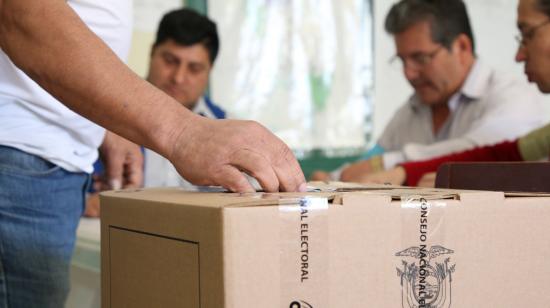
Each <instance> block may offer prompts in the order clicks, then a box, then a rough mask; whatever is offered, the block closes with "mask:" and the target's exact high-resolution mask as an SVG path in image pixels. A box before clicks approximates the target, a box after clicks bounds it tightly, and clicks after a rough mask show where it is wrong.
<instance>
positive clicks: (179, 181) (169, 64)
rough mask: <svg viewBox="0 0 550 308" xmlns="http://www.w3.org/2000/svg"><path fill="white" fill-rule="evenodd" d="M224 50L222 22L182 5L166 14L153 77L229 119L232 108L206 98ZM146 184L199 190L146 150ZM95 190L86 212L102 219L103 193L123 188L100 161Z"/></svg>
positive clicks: (181, 98) (195, 106) (188, 101)
mask: <svg viewBox="0 0 550 308" xmlns="http://www.w3.org/2000/svg"><path fill="white" fill-rule="evenodd" d="M218 51H219V38H218V31H217V29H216V24H215V23H214V22H213V21H211V20H210V19H208V17H206V16H204V15H201V14H199V13H197V12H195V11H193V10H191V9H187V8H182V9H178V10H175V11H171V12H169V13H167V14H166V15H164V16H163V18H162V20H161V22H160V24H159V28H158V31H157V37H156V39H155V42H154V44H153V47H152V49H151V58H150V61H149V72H148V74H147V78H146V79H147V81H149V82H150V83H151V84H152V85H154V86H155V87H157V88H159V89H161V90H162V91H164V92H165V93H166V94H168V95H170V96H171V97H173V98H174V99H175V100H177V101H178V102H179V103H180V104H182V105H183V106H184V107H185V108H187V109H189V110H191V111H193V113H195V114H200V115H202V116H205V117H208V118H211V119H225V118H226V112H225V111H224V110H223V109H222V108H220V107H219V106H217V105H216V104H214V103H213V102H212V101H211V100H210V99H209V98H208V97H207V96H204V92H205V90H206V87H207V86H208V79H209V76H210V72H211V70H212V67H213V65H214V61H215V60H216V57H217V55H218ZM144 158H145V173H144V185H145V186H148V187H153V186H181V187H184V188H187V189H193V187H194V186H193V185H192V184H191V183H189V182H188V181H186V180H185V179H184V178H182V177H181V176H180V175H179V173H178V172H177V170H176V168H175V167H174V166H173V165H172V163H170V161H168V160H167V159H166V158H164V157H162V156H161V155H159V154H157V153H155V152H154V151H151V150H149V149H145V155H144ZM94 168H95V172H94V175H93V179H94V181H93V184H92V187H91V192H92V193H91V194H90V195H89V196H88V198H87V200H86V210H85V212H84V215H85V216H88V217H99V212H100V209H99V196H98V193H97V191H100V190H104V189H118V187H112V186H111V185H110V183H108V181H107V179H106V178H105V176H104V174H102V170H103V165H102V164H101V161H100V160H98V161H97V162H96V163H95V164H94Z"/></svg>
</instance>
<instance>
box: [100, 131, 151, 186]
mask: <svg viewBox="0 0 550 308" xmlns="http://www.w3.org/2000/svg"><path fill="white" fill-rule="evenodd" d="M99 153H100V157H101V160H102V161H103V165H104V166H105V173H104V177H105V178H104V179H103V182H104V183H106V184H107V185H108V186H109V189H120V188H136V187H141V186H142V185H143V155H142V153H141V150H140V148H139V146H137V145H136V144H134V143H132V142H130V141H128V140H126V139H124V138H122V137H120V136H118V135H116V134H114V133H112V132H109V131H107V133H106V134H105V139H104V140H103V144H101V147H100V148H99Z"/></svg>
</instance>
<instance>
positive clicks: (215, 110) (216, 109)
mask: <svg viewBox="0 0 550 308" xmlns="http://www.w3.org/2000/svg"><path fill="white" fill-rule="evenodd" d="M204 103H205V105H206V107H207V108H208V110H209V111H210V112H211V113H212V115H214V117H215V118H216V119H225V118H226V117H227V112H226V111H225V110H224V109H223V108H222V107H220V106H219V105H217V104H216V103H214V102H213V101H212V99H210V97H208V96H204Z"/></svg>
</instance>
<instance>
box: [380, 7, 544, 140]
mask: <svg viewBox="0 0 550 308" xmlns="http://www.w3.org/2000/svg"><path fill="white" fill-rule="evenodd" d="M374 2H375V3H374V16H375V27H374V29H375V30H374V31H375V36H374V37H375V57H376V59H375V70H376V71H375V86H374V102H375V106H374V107H375V110H374V136H375V139H376V137H377V136H379V135H380V133H381V132H382V130H383V129H384V126H385V125H386V123H387V122H388V121H389V119H390V118H391V116H392V114H393V113H394V111H395V110H396V109H397V108H398V107H399V106H400V105H402V104H403V102H404V101H405V100H406V99H407V98H408V97H409V96H410V95H411V93H412V90H411V88H410V87H409V85H408V83H407V81H406V80H405V78H404V77H403V74H402V72H400V71H397V70H396V69H395V68H392V67H390V65H389V63H388V61H389V59H390V58H391V56H393V55H394V54H395V48H394V43H393V39H392V38H391V36H389V35H388V34H387V33H386V32H385V31H384V19H385V17H386V14H387V12H388V11H389V9H390V7H391V5H392V4H393V3H395V1H390V0H374ZM465 2H466V5H467V6H468V12H469V14H470V21H471V23H472V27H473V31H474V37H475V40H476V51H477V55H478V57H479V58H480V59H482V60H483V61H484V62H485V63H488V64H490V65H491V66H493V67H497V68H499V70H505V71H509V72H513V73H515V74H518V75H523V73H522V72H523V66H522V65H520V64H517V63H515V62H514V55H515V52H516V48H517V44H516V41H515V39H514V35H515V34H516V33H517V32H518V31H517V30H516V26H515V25H516V6H517V0H481V1H480V0H465ZM548 105H549V108H550V102H549V104H548Z"/></svg>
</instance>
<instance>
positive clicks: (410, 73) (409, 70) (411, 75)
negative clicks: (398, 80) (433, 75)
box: [403, 61, 420, 81]
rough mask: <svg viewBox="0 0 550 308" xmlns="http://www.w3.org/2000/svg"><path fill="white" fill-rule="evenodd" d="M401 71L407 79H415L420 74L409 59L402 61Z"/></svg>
mask: <svg viewBox="0 0 550 308" xmlns="http://www.w3.org/2000/svg"><path fill="white" fill-rule="evenodd" d="M403 73H404V74H405V78H407V80H409V81H411V80H415V79H417V78H418V77H419V76H420V70H419V69H418V68H417V67H415V66H414V65H411V63H410V62H409V61H403Z"/></svg>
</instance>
